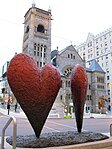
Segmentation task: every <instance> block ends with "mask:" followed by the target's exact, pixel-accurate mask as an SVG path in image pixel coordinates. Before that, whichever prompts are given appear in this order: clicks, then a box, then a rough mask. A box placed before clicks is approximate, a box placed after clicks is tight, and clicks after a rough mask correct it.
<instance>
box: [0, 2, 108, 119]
mask: <svg viewBox="0 0 112 149" xmlns="http://www.w3.org/2000/svg"><path fill="white" fill-rule="evenodd" d="M83 45H85V43H84V44H83ZM83 48H85V47H83ZM84 50H85V49H84ZM22 52H23V53H26V54H29V55H31V56H32V57H34V60H35V62H36V63H37V65H38V67H43V66H44V65H45V64H47V63H51V64H53V65H54V66H56V67H57V69H58V71H59V73H60V75H61V79H62V86H61V88H60V90H59V93H58V95H57V98H56V100H55V103H54V105H53V108H52V110H51V113H52V114H53V113H54V114H58V116H59V117H61V118H63V116H64V115H65V114H66V115H67V114H68V113H69V114H72V113H74V107H73V102H72V95H71V90H70V76H71V72H72V69H73V68H74V67H75V65H76V64H80V65H81V66H83V67H85V69H86V72H87V74H88V91H87V97H86V104H85V111H86V112H99V105H98V103H99V101H101V99H104V98H105V94H106V93H105V72H104V71H103V69H102V68H101V67H100V66H99V64H98V63H97V62H96V60H94V59H91V60H92V62H91V64H90V65H89V68H86V66H85V58H84V57H85V56H86V53H83V57H82V56H80V55H79V54H78V52H77V51H76V49H75V48H74V46H73V45H70V46H68V47H66V48H65V49H62V50H61V51H58V50H54V51H51V11H50V10H48V11H45V10H42V9H40V8H37V7H35V4H32V7H31V8H30V9H29V10H28V11H27V12H26V14H25V21H24V36H23V49H22ZM3 75H4V74H3ZM105 106H106V105H104V108H103V112H104V113H105V112H106V109H105Z"/></svg>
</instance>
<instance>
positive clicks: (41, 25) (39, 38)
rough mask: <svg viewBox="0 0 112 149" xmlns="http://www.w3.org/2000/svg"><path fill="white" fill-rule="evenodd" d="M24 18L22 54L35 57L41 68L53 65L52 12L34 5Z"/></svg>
mask: <svg viewBox="0 0 112 149" xmlns="http://www.w3.org/2000/svg"><path fill="white" fill-rule="evenodd" d="M24 18H25V20H24V37H23V48H22V52H23V53H28V54H29V55H31V56H33V57H34V59H35V61H36V63H37V65H38V66H39V67H42V66H44V65H45V64H46V63H51V61H50V60H51V11H50V10H48V11H45V10H42V9H40V8H37V7H35V4H34V3H33V4H32V7H31V8H30V9H29V10H28V11H27V12H26V14H25V16H24Z"/></svg>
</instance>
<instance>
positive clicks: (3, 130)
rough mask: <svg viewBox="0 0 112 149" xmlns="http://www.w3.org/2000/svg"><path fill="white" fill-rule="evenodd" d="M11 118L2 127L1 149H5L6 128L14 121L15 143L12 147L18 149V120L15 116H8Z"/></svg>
mask: <svg viewBox="0 0 112 149" xmlns="http://www.w3.org/2000/svg"><path fill="white" fill-rule="evenodd" d="M8 117H9V120H8V121H7V123H6V125H5V126H4V128H3V129H2V138H1V149H4V139H5V130H6V129H7V127H8V126H9V125H10V123H11V122H12V121H13V144H12V149H16V135H17V122H16V118H15V117H14V116H8Z"/></svg>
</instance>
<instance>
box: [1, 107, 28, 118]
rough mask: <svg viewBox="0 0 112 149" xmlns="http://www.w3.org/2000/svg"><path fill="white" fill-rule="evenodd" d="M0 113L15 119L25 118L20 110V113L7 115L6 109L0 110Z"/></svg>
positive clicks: (12, 112)
mask: <svg viewBox="0 0 112 149" xmlns="http://www.w3.org/2000/svg"><path fill="white" fill-rule="evenodd" d="M0 113H1V114H3V115H6V116H14V117H15V118H27V117H26V115H25V113H24V112H23V111H22V110H21V111H20V112H14V111H10V112H9V115H8V111H7V109H3V108H0Z"/></svg>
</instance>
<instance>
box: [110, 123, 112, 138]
mask: <svg viewBox="0 0 112 149" xmlns="http://www.w3.org/2000/svg"><path fill="white" fill-rule="evenodd" d="M110 136H112V124H110Z"/></svg>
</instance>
